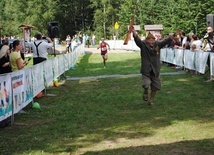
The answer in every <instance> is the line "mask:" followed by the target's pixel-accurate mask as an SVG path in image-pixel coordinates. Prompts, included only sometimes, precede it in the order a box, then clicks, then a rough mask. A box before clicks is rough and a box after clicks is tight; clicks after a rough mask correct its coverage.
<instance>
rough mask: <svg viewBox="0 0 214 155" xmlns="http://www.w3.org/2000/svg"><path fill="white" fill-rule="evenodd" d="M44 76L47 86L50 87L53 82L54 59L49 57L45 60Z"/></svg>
mask: <svg viewBox="0 0 214 155" xmlns="http://www.w3.org/2000/svg"><path fill="white" fill-rule="evenodd" d="M44 76H45V86H46V87H49V85H50V84H51V83H52V82H53V79H54V76H53V60H52V59H48V60H46V61H44Z"/></svg>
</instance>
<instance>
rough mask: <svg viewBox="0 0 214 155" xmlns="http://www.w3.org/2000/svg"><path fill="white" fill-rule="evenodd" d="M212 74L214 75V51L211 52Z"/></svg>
mask: <svg viewBox="0 0 214 155" xmlns="http://www.w3.org/2000/svg"><path fill="white" fill-rule="evenodd" d="M208 63H209V62H208ZM210 75H212V76H214V53H212V52H210Z"/></svg>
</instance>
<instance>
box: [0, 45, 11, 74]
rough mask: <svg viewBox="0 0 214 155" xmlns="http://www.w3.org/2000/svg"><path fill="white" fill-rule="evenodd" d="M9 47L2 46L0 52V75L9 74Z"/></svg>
mask: <svg viewBox="0 0 214 155" xmlns="http://www.w3.org/2000/svg"><path fill="white" fill-rule="evenodd" d="M9 54H10V50H9V46H8V45H4V46H2V48H1V51H0V74H5V73H9V72H11V71H12V70H11V67H10V60H9Z"/></svg>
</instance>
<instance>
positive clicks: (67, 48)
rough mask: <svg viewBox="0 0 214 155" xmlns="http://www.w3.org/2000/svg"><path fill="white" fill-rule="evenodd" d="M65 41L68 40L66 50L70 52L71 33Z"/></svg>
mask: <svg viewBox="0 0 214 155" xmlns="http://www.w3.org/2000/svg"><path fill="white" fill-rule="evenodd" d="M65 41H66V52H70V50H71V37H70V35H67V37H66V40H65Z"/></svg>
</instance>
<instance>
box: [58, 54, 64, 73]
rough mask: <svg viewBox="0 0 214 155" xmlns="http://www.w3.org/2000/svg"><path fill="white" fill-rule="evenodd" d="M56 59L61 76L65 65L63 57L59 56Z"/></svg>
mask: <svg viewBox="0 0 214 155" xmlns="http://www.w3.org/2000/svg"><path fill="white" fill-rule="evenodd" d="M57 58H58V63H59V64H58V65H59V75H62V74H63V73H64V72H65V66H64V65H65V64H64V61H63V59H64V58H63V56H62V55H61V56H59V57H57Z"/></svg>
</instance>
